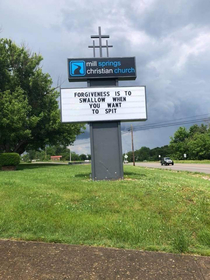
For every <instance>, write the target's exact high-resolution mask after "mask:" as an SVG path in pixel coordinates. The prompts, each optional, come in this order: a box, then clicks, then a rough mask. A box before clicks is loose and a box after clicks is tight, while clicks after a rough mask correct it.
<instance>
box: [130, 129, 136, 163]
mask: <svg viewBox="0 0 210 280" xmlns="http://www.w3.org/2000/svg"><path fill="white" fill-rule="evenodd" d="M131 144H132V153H133V166H135V155H134V144H133V126H132V124H131Z"/></svg>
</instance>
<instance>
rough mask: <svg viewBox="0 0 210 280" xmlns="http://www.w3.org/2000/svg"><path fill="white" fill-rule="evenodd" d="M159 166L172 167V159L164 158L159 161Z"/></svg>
mask: <svg viewBox="0 0 210 280" xmlns="http://www.w3.org/2000/svg"><path fill="white" fill-rule="evenodd" d="M160 163H161V165H170V164H171V165H174V162H173V160H172V159H170V157H164V158H162V159H161V161H160Z"/></svg>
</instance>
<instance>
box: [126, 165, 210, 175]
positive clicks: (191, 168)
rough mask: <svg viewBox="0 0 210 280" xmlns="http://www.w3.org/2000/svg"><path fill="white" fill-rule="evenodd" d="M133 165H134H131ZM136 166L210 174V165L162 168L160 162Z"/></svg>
mask: <svg viewBox="0 0 210 280" xmlns="http://www.w3.org/2000/svg"><path fill="white" fill-rule="evenodd" d="M129 165H132V163H129ZM136 166H143V167H151V168H161V169H171V170H180V171H190V172H201V173H208V174H210V164H194V163H193V164H187V163H175V164H174V165H169V166H164V165H163V166H162V165H161V164H160V163H159V162H158V163H156V162H136Z"/></svg>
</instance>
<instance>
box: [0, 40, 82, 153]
mask: <svg viewBox="0 0 210 280" xmlns="http://www.w3.org/2000/svg"><path fill="white" fill-rule="evenodd" d="M41 61H42V57H41V56H40V55H37V54H36V53H34V54H32V53H30V51H29V50H27V49H26V48H25V47H18V46H17V45H15V44H14V43H13V42H12V41H11V40H7V39H0V152H17V153H19V154H22V153H23V152H24V151H25V150H26V149H35V150H37V149H39V148H41V149H44V147H45V146H46V145H58V144H61V145H64V146H67V145H69V144H71V143H73V142H74V141H75V138H76V135H78V134H79V133H81V130H82V129H83V128H84V126H83V125H81V124H62V123H61V121H60V111H59V108H58V102H57V98H58V96H59V93H58V92H57V91H56V90H55V89H54V88H52V80H51V78H50V76H49V74H44V73H43V72H42V69H41V67H40V63H41Z"/></svg>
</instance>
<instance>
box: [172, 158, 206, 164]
mask: <svg viewBox="0 0 210 280" xmlns="http://www.w3.org/2000/svg"><path fill="white" fill-rule="evenodd" d="M174 162H175V163H196V164H197V163H199V164H210V160H208V159H205V160H188V159H186V160H174Z"/></svg>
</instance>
